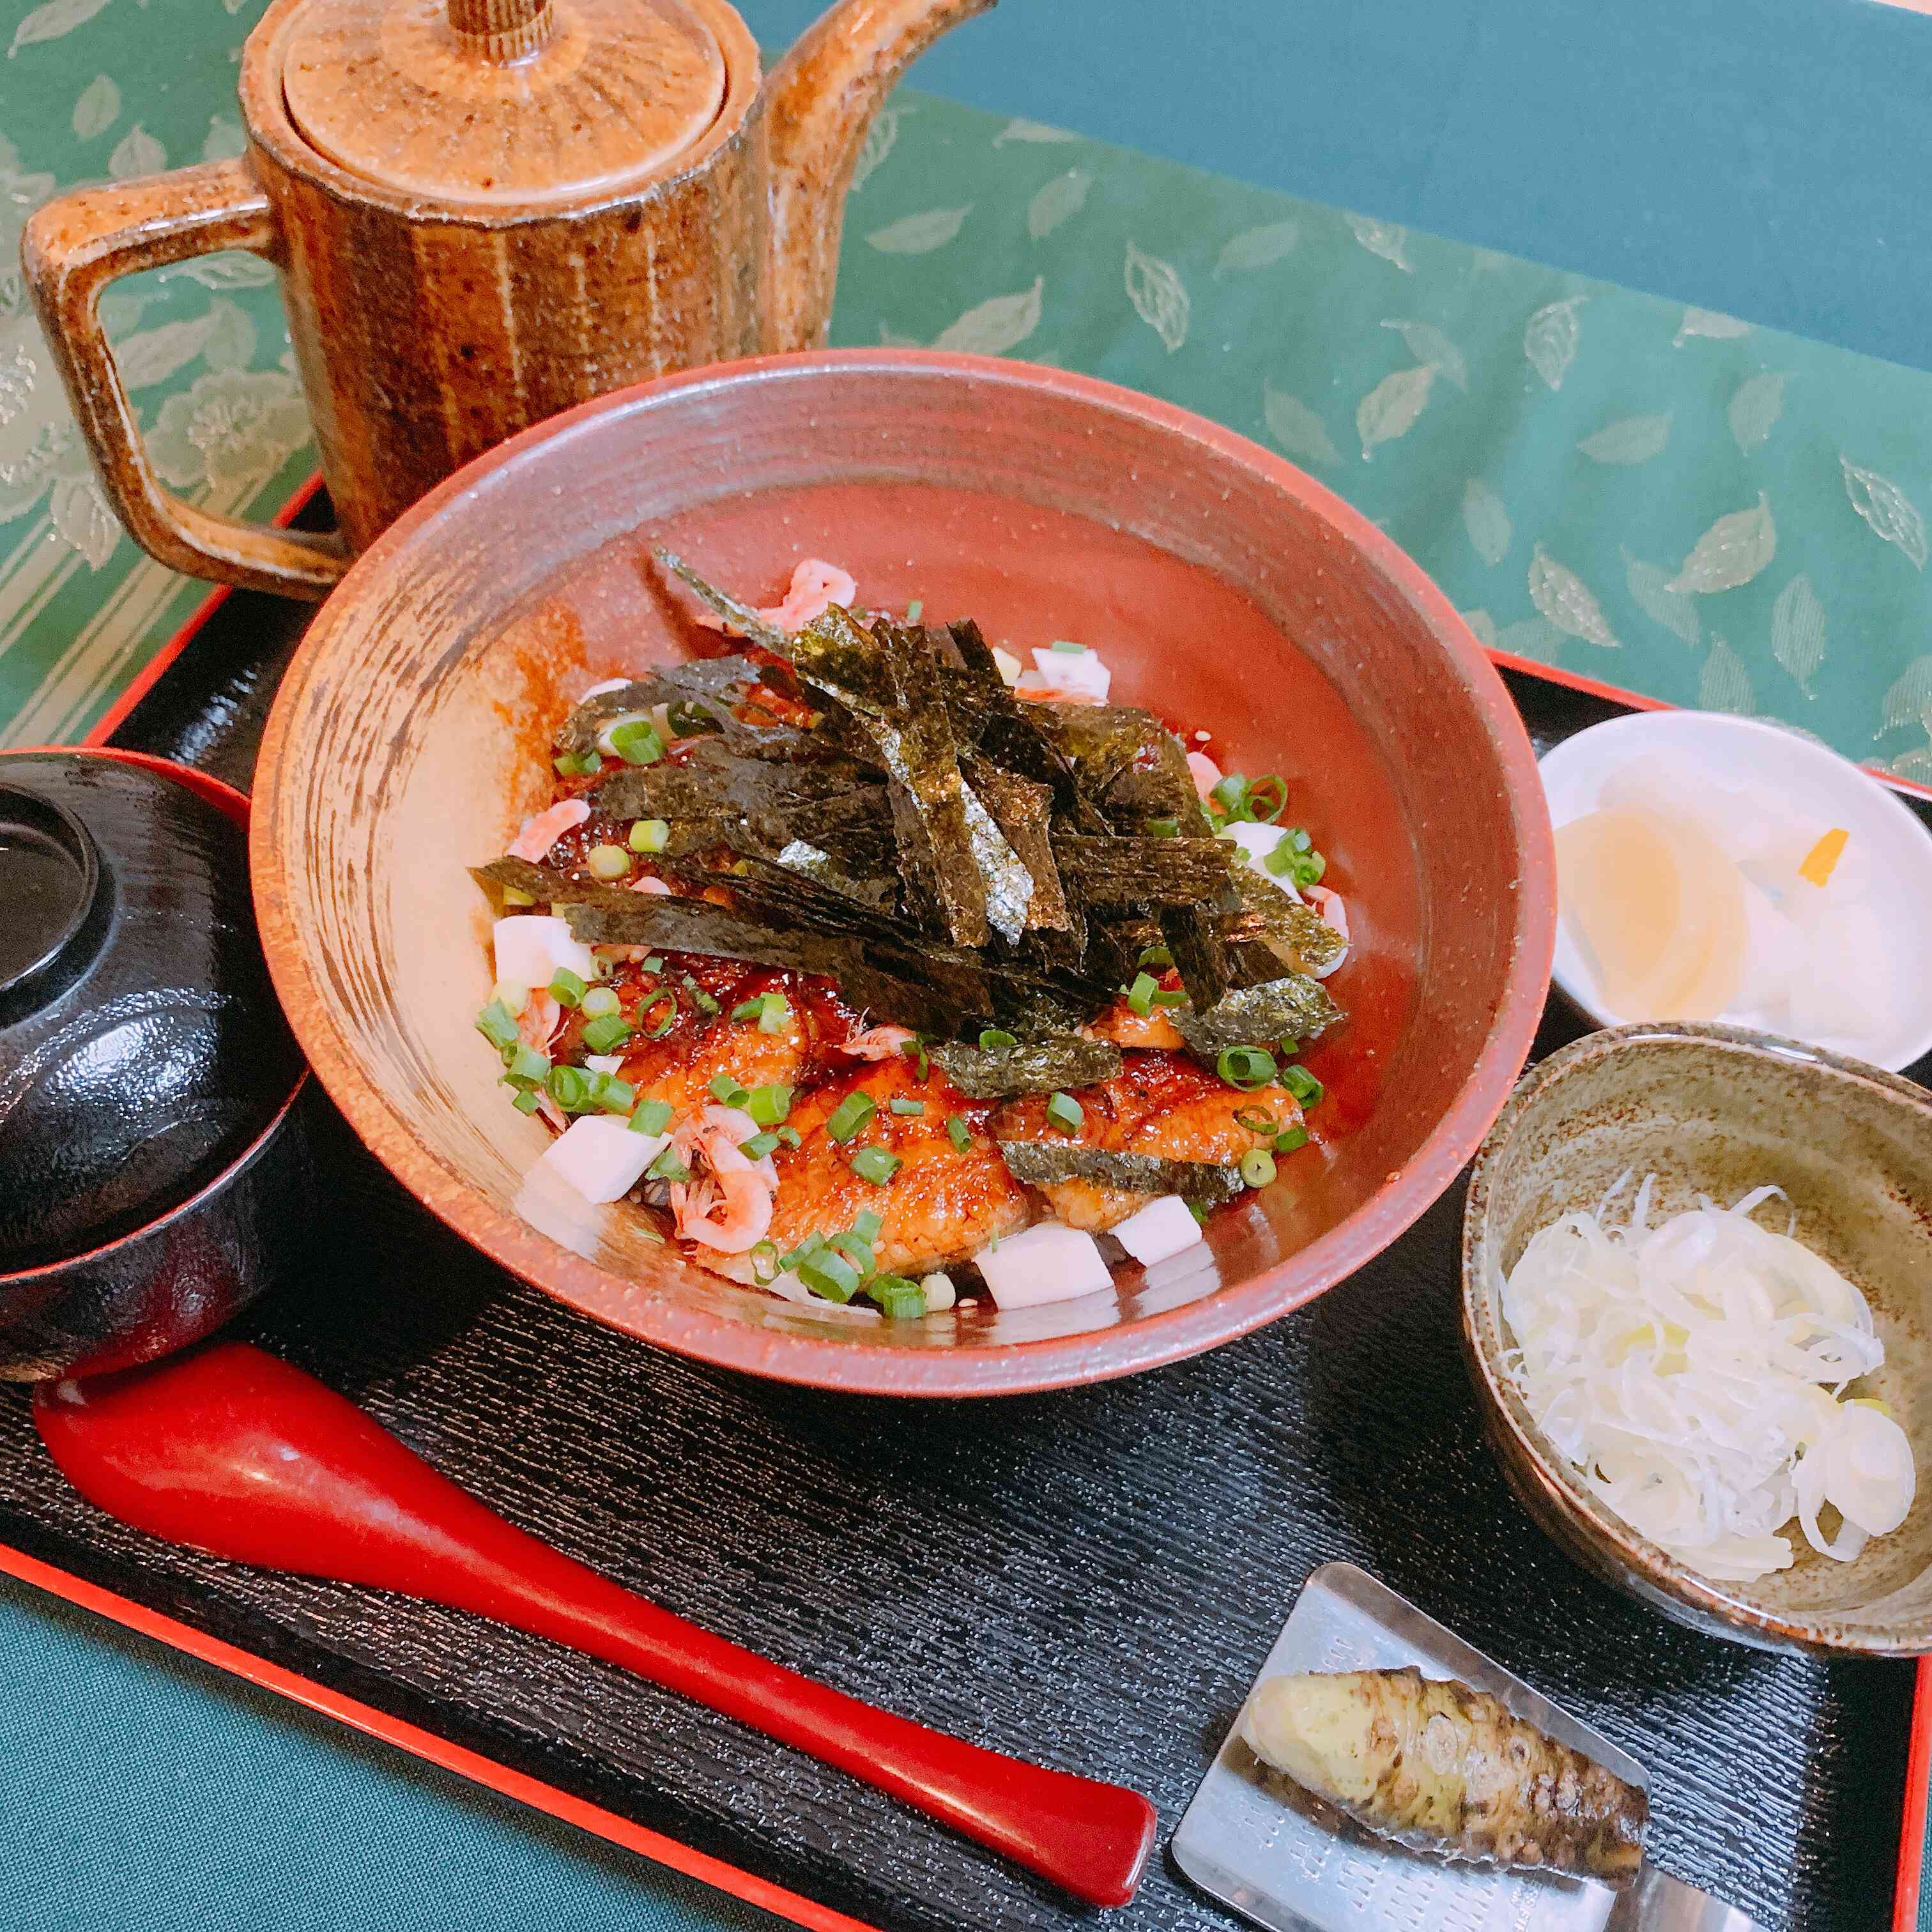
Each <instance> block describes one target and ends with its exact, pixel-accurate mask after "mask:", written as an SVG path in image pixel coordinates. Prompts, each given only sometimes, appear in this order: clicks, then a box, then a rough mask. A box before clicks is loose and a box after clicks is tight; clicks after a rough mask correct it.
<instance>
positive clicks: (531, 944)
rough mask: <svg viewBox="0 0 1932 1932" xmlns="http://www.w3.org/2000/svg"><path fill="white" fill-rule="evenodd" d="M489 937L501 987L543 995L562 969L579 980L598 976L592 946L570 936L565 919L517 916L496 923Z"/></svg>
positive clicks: (529, 915) (528, 915)
mask: <svg viewBox="0 0 1932 1932" xmlns="http://www.w3.org/2000/svg"><path fill="white" fill-rule="evenodd" d="M490 937H491V938H492V940H493V941H494V943H495V945H496V983H497V984H498V985H499V986H529V987H531V988H532V989H535V990H536V991H537V992H541V991H542V990H543V989H544V987H546V986H548V985H549V984H550V982H551V980H553V979H555V978H556V974H557V968H559V967H560V966H565V967H568V968H569V969H570V971H571V972H573V973H574V974H576V975H577V977H578V978H579V979H580V980H594V979H595V978H596V977H597V961H596V959H595V956H593V955H592V953H591V950H590V949H589V947H587V946H586V945H585V944H583V941H581V940H579V939H574V938H572V937H571V931H570V928H569V926H568V924H566V923H565V921H563V920H562V919H545V918H542V917H540V916H538V914H537V913H517V914H515V915H514V916H512V917H511V918H509V919H499V920H497V922H496V928H495V930H494V931H493V932H492V934H491V935H490Z"/></svg>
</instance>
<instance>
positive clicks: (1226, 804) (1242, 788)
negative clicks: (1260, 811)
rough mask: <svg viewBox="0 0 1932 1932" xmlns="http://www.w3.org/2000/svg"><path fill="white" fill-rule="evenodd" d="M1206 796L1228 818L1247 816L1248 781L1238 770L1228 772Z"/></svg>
mask: <svg viewBox="0 0 1932 1932" xmlns="http://www.w3.org/2000/svg"><path fill="white" fill-rule="evenodd" d="M1247 796H1248V781H1247V779H1246V778H1244V777H1242V775H1241V773H1240V772H1229V774H1228V775H1227V776H1226V778H1223V780H1222V781H1221V782H1220V784H1217V786H1216V787H1214V790H1212V791H1211V792H1210V793H1208V798H1209V799H1211V801H1212V802H1214V804H1216V805H1219V806H1220V808H1221V810H1222V811H1223V813H1224V814H1226V816H1227V817H1229V818H1245V817H1247Z"/></svg>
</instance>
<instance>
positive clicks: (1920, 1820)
mask: <svg viewBox="0 0 1932 1932" xmlns="http://www.w3.org/2000/svg"><path fill="white" fill-rule="evenodd" d="M321 487H322V475H321V472H320V471H319V470H318V471H317V472H315V473H314V475H311V476H310V477H308V478H307V479H306V480H305V481H304V482H302V484H299V485H298V486H297V487H296V490H294V491H293V493H292V494H291V495H290V497H289V499H288V500H287V502H285V503H284V505H282V507H281V509H280V510H279V511H277V512H276V514H275V517H274V519H273V520H274V521H275V523H276V524H277V525H278V526H287V524H289V523H291V522H293V520H294V519H295V517H296V516H297V515H299V514H300V513H301V511H302V510H303V509H304V508H306V507H307V506H308V504H309V503H310V502H311V501H312V500H313V499H314V497H315V496H316V495H317V492H318V491H319V490H320V489H321ZM229 594H230V593H229V587H228V586H226V585H225V584H223V585H219V586H216V587H215V588H214V589H212V590H211V591H210V592H208V595H207V596H205V598H202V601H201V602H200V603H199V604H196V607H194V609H193V610H192V611H190V613H188V615H187V618H186V619H184V621H183V622H182V623H181V625H180V627H179V628H178V629H177V630H176V631H175V633H174V634H173V635H172V637H169V639H168V640H167V642H166V643H164V644H163V646H161V648H160V650H158V651H157V652H156V653H155V654H154V657H153V658H151V659H150V660H149V661H148V663H147V664H145V666H143V667H142V670H140V671H139V673H137V675H136V676H135V677H134V679H133V681H132V682H130V684H129V685H127V688H126V689H125V690H124V691H122V692H121V694H120V696H119V697H117V698H116V699H115V700H114V702H113V703H112V704H111V705H110V706H109V707H108V709H107V710H106V711H105V712H104V713H103V714H102V715H101V718H99V719H98V721H96V723H95V724H94V726H93V727H92V729H91V730H89V732H88V733H87V735H86V737H85V738H84V739H83V740H82V741H81V742H83V744H86V745H104V744H105V743H106V742H107V741H108V739H110V738H111V737H112V736H113V734H114V733H115V731H116V730H118V729H119V728H120V727H121V724H123V723H124V721H125V720H126V719H127V716H128V715H129V714H130V712H132V711H133V709H134V708H135V706H136V705H138V704H139V703H140V702H141V700H142V698H144V697H146V695H147V694H148V692H149V691H151V690H152V689H153V688H154V685H156V684H157V682H159V681H160V679H161V677H162V676H163V675H164V674H165V673H166V671H167V670H168V669H169V667H170V666H171V665H172V664H173V663H174V662H175V659H176V658H178V657H179V656H180V655H181V653H182V652H183V651H184V650H185V649H187V646H188V645H189V643H190V642H191V641H192V640H193V638H194V636H195V634H196V632H197V631H199V630H200V629H201V628H202V625H205V623H206V622H208V619H209V618H210V617H211V616H213V615H214V612H215V611H216V610H218V609H219V608H220V606H221V605H222V604H223V603H224V602H225V601H226V599H227V598H228V596H229ZM1487 655H1488V657H1489V658H1490V661H1491V662H1492V663H1493V664H1497V665H1499V666H1501V667H1503V668H1505V669H1506V670H1513V671H1519V672H1520V673H1523V675H1524V676H1528V677H1535V678H1541V679H1543V680H1544V682H1547V683H1551V684H1558V685H1564V686H1565V687H1567V688H1568V689H1570V690H1572V691H1582V692H1583V693H1585V694H1586V695H1588V696H1590V697H1602V698H1607V699H1609V700H1612V701H1613V702H1614V703H1619V704H1627V705H1629V706H1632V707H1633V708H1634V709H1637V710H1641V711H1670V710H1674V709H1677V708H1678V707H1677V706H1674V705H1671V704H1669V703H1666V702H1665V701H1664V700H1662V699H1661V698H1655V697H1647V696H1646V695H1645V694H1643V692H1641V691H1627V690H1625V688H1623V687H1622V685H1615V684H1609V683H1606V682H1604V681H1603V680H1602V679H1598V678H1592V677H1585V676H1582V675H1580V673H1576V672H1573V671H1567V670H1561V669H1559V667H1556V666H1555V665H1553V664H1542V663H1539V662H1538V661H1537V660H1535V658H1523V657H1518V656H1517V655H1515V654H1514V652H1509V651H1490V652H1487ZM1863 769H1865V770H1866V771H1867V772H1870V775H1872V776H1873V778H1876V779H1878V780H1879V782H1880V783H1881V784H1885V785H1888V786H1889V787H1891V788H1892V789H1893V790H1896V791H1901V792H1905V793H1909V794H1911V795H1912V796H1915V797H1918V798H1924V799H1932V786H1927V785H1921V784H1914V783H1913V782H1912V781H1911V780H1910V779H1909V778H1898V777H1896V776H1894V775H1893V774H1892V773H1891V772H1885V771H1881V770H1877V769H1874V768H1873V767H1872V766H1864V768H1863ZM0 1573H5V1574H7V1575H8V1576H11V1577H17V1578H18V1579H19V1580H20V1581H22V1582H23V1583H31V1584H32V1585H34V1586H35V1587H36V1588H37V1589H43V1590H45V1591H46V1592H49V1594H50V1595H54V1596H56V1597H60V1598H64V1599H65V1601H68V1602H69V1603H71V1604H78V1605H79V1606H80V1607H82V1608H83V1609H84V1610H91V1611H92V1612H94V1613H95V1614H97V1615H98V1616H104V1617H106V1618H107V1619H110V1621H112V1622H115V1623H118V1624H121V1625H124V1627H125V1628H127V1629H130V1630H133V1631H138V1632H139V1633H140V1634H142V1635H143V1636H145V1637H152V1638H153V1639H154V1640H156V1641H157V1642H158V1643H165V1644H166V1645H168V1646H170V1647H171V1648H172V1649H175V1650H178V1651H182V1652H186V1653H187V1655H190V1656H191V1657H195V1658H199V1659H200V1660H201V1661H202V1662H204V1663H206V1664H212V1665H214V1667H216V1668H217V1669H218V1670H226V1671H227V1672H229V1673H230V1674H231V1675H233V1676H237V1677H239V1678H242V1679H245V1681H246V1682H249V1683H251V1684H254V1685H257V1686H258V1687H259V1688H261V1689H263V1690H266V1691H270V1692H272V1693H273V1694H275V1695H276V1696H278V1697H286V1698H287V1699H289V1700H290V1701H291V1702H292V1703H297V1704H300V1705H302V1706H304V1707H305V1708H306V1709H309V1710H312V1711H316V1712H320V1713H322V1714H323V1715H325V1716H327V1717H331V1718H335V1719H336V1720H337V1721H338V1722H340V1723H342V1724H347V1725H349V1726H350V1727H351V1728H352V1729H353V1730H358V1731H360V1732H362V1733H363V1734H364V1735H365V1736H369V1737H373V1738H377V1739H380V1740H381V1741H382V1742H384V1743H386V1744H389V1745H394V1746H395V1747H396V1748H397V1749H398V1750H399V1751H408V1752H410V1753H411V1754H413V1755H414V1756H416V1757H420V1758H422V1759H425V1760H428V1762H429V1763H432V1764H435V1765H437V1766H440V1767H441V1768H442V1769H444V1770H446V1771H450V1772H455V1774H456V1775H458V1777H461V1778H468V1779H469V1780H470V1781H472V1783H475V1784H481V1785H484V1786H487V1787H488V1788H489V1789H490V1790H494V1791H497V1792H499V1793H502V1795H503V1796H505V1797H508V1798H511V1799H515V1800H516V1801H517V1802H518V1803H520V1804H523V1805H529V1806H530V1807H531V1808H533V1809H535V1810H536V1811H543V1812H546V1813H547V1814H549V1815H550V1817H553V1818H557V1819H560V1820H562V1821H563V1822H564V1823H567V1824H571V1825H574V1826H577V1827H578V1828H579V1829H581V1830H583V1831H586V1832H590V1833H591V1834H592V1835H594V1836H595V1837H598V1838H603V1839H604V1840H606V1841H608V1842H609V1843H612V1844H615V1845H620V1846H623V1847H624V1848H625V1849H627V1850H629V1851H633V1852H637V1853H638V1854H639V1855H641V1856H643V1857H644V1858H649V1859H651V1860H652V1861H654V1862H655V1863H657V1864H661V1865H664V1866H667V1867H669V1868H670V1869H671V1870H674V1871H677V1872H680V1873H683V1874H684V1875H685V1876H687V1877H690V1878H694V1879H698V1880H699V1881H700V1882H703V1883H704V1884H707V1885H712V1886H714V1887H715V1888H717V1889H718V1890H719V1891H724V1892H728V1893H730V1894H731V1895H732V1896H733V1897H736V1898H739V1899H742V1900H744V1901H745V1903H748V1904H751V1905H754V1906H760V1907H761V1908H762V1909H764V1910H766V1911H767V1912H772V1913H774V1914H775V1915H777V1916H778V1917H780V1918H786V1919H788V1920H790V1921H791V1922H792V1923H793V1924H796V1925H802V1926H804V1927H808V1932H877V1927H872V1926H868V1925H867V1924H865V1923H864V1921H862V1920H859V1919H856V1918H848V1917H847V1916H846V1915H844V1913H842V1912H835V1911H833V1910H832V1909H830V1908H829V1906H822V1905H818V1904H816V1903H814V1902H813V1901H812V1900H810V1899H808V1898H805V1897H802V1896H801V1895H799V1894H797V1893H796V1892H792V1891H787V1890H785V1889H784V1888H783V1887H781V1886H779V1885H773V1884H772V1883H771V1882H769V1880H767V1879H761V1878H759V1877H757V1876H754V1874H753V1873H750V1872H747V1871H743V1870H740V1869H739V1867H736V1866H735V1865H732V1864H726V1863H725V1862H724V1861H722V1860H721V1859H718V1858H712V1857H711V1856H710V1855H709V1854H707V1853H706V1852H699V1851H695V1850H694V1849H691V1847H690V1846H686V1845H684V1844H681V1843H679V1842H678V1841H677V1840H676V1839H674V1838H667V1837H665V1836H664V1835H663V1834H662V1833H661V1832H653V1831H651V1830H649V1829H648V1828H647V1827H646V1826H641V1825H637V1824H635V1823H632V1822H631V1820H629V1819H628V1818H625V1817H620V1816H619V1814H617V1813H616V1812H614V1811H607V1810H605V1809H604V1808H603V1807H601V1806H600V1805H592V1804H590V1803H588V1802H586V1801H585V1800H583V1799H580V1798H576V1797H573V1796H571V1794H570V1793H568V1792H566V1791H564V1790H559V1788H558V1787H556V1786H554V1785H551V1784H545V1783H544V1782H543V1781H541V1779H538V1778H531V1777H529V1776H527V1775H525V1774H524V1773H523V1772H518V1771H513V1770H511V1769H510V1768H509V1767H508V1766H506V1765H502V1764H499V1763H497V1762H496V1760H494V1759H493V1758H490V1757H486V1756H484V1754H482V1753H481V1752H478V1751H470V1750H469V1749H467V1748H465V1747H464V1746H463V1745H455V1744H452V1743H449V1742H448V1741H447V1740H446V1739H442V1738H440V1737H438V1736H437V1735H436V1734H435V1733H434V1732H433V1731H429V1730H424V1729H423V1728H422V1727H420V1726H419V1725H416V1724H409V1723H407V1722H406V1721H404V1720H403V1719H401V1718H395V1717H392V1716H391V1715H389V1713H388V1712H385V1711H381V1710H379V1709H377V1708H376V1707H375V1706H373V1705H370V1704H365V1703H362V1702H360V1701H359V1700H357V1699H356V1698H353V1697H345V1696H344V1695H342V1694H341V1693H340V1692H338V1691H334V1690H332V1689H331V1688H329V1686H327V1685H324V1684H321V1683H319V1682H317V1681H316V1680H315V1679H313V1678H308V1677H305V1676H302V1674H301V1673H299V1672H296V1671H293V1670H287V1669H285V1668H284V1667H282V1666H281V1665H280V1664H271V1663H269V1661H267V1660H266V1658H260V1657H257V1656H256V1655H254V1653H253V1652H250V1651H246V1650H244V1649H240V1648H239V1646H236V1645H233V1644H229V1643H223V1641H222V1640H220V1639H219V1638H216V1637H209V1636H207V1635H205V1634H204V1633H203V1632H202V1631H198V1630H196V1629H195V1628H193V1625H189V1624H185V1623H181V1622H178V1621H176V1620H175V1619H173V1618H172V1617H168V1616H162V1615H161V1614H160V1613H158V1612H157V1611H154V1610H148V1608H146V1607H145V1605H142V1604H137V1603H136V1602H135V1601H133V1599H132V1598H127V1597H122V1596H119V1595H116V1594H115V1592H113V1591H111V1590H106V1589H101V1587H100V1586H98V1585H95V1584H92V1583H88V1582H86V1580H84V1579H83V1578H81V1577H77V1576H74V1575H73V1574H71V1572H69V1571H64V1570H61V1569H58V1568H55V1566H54V1565H52V1564H49V1563H44V1562H41V1561H40V1559H37V1558H36V1557H31V1556H27V1555H26V1553H24V1552H23V1551H20V1550H15V1549H13V1547H10V1545H8V1544H5V1543H0ZM1929 1798H1932V1657H1926V1658H1921V1659H1920V1660H1919V1662H1918V1670H1917V1674H1916V1676H1915V1679H1914V1693H1913V1701H1912V1732H1911V1739H1910V1745H1909V1754H1908V1756H1907V1757H1906V1774H1905V1811H1904V1816H1903V1819H1902V1820H1901V1821H1900V1835H1899V1851H1898V1866H1897V1882H1896V1887H1895V1890H1894V1903H1893V1912H1892V1927H1893V1932H1917V1927H1918V1905H1919V1894H1920V1891H1921V1885H1922V1881H1923V1876H1924V1854H1925V1830H1926V1824H1927V1809H1928V1799H1929Z"/></svg>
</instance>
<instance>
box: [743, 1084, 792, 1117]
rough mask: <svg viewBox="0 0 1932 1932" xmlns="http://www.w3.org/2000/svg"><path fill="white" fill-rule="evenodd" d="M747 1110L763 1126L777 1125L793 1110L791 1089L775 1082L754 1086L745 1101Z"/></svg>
mask: <svg viewBox="0 0 1932 1932" xmlns="http://www.w3.org/2000/svg"><path fill="white" fill-rule="evenodd" d="M745 1112H746V1113H748V1114H749V1115H751V1118H752V1119H753V1120H754V1121H757V1124H758V1125H759V1126H760V1127H776V1126H777V1125H778V1123H779V1122H780V1121H781V1120H783V1119H784V1117H785V1116H786V1115H787V1114H788V1113H790V1112H791V1089H790V1088H789V1087H787V1086H784V1085H781V1084H778V1083H774V1084H773V1085H771V1086H769V1087H754V1088H752V1089H751V1095H750V1097H749V1098H748V1100H746V1101H745Z"/></svg>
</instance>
